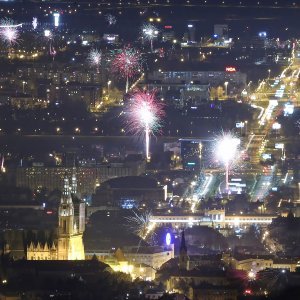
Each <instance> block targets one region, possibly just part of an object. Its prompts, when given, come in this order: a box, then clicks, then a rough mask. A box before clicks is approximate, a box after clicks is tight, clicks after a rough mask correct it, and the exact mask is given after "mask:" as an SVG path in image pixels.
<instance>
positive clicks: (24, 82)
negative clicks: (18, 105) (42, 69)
mask: <svg viewBox="0 0 300 300" xmlns="http://www.w3.org/2000/svg"><path fill="white" fill-rule="evenodd" d="M22 84H23V94H25V84H26V81H23V82H22Z"/></svg>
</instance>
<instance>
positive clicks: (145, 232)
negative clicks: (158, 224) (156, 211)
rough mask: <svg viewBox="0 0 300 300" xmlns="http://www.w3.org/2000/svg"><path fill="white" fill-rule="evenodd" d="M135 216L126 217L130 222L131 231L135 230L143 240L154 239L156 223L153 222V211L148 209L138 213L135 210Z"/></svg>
mask: <svg viewBox="0 0 300 300" xmlns="http://www.w3.org/2000/svg"><path fill="white" fill-rule="evenodd" d="M132 212H133V216H130V217H125V219H126V220H127V222H128V228H129V229H130V231H132V232H134V234H136V235H137V236H139V237H140V238H141V239H142V240H148V241H149V240H150V241H153V240H154V227H155V225H154V223H152V222H151V217H152V213H151V212H150V211H146V212H144V213H141V214H138V213H136V212H135V211H134V210H133V211H132Z"/></svg>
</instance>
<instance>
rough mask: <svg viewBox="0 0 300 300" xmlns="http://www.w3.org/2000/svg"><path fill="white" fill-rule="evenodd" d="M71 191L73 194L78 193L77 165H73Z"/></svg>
mask: <svg viewBox="0 0 300 300" xmlns="http://www.w3.org/2000/svg"><path fill="white" fill-rule="evenodd" d="M71 193H72V194H73V195H76V194H77V178H76V167H75V166H74V167H73V173H72V186H71Z"/></svg>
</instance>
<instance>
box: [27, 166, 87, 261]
mask: <svg viewBox="0 0 300 300" xmlns="http://www.w3.org/2000/svg"><path fill="white" fill-rule="evenodd" d="M71 193H74V194H76V193H77V182H76V175H75V172H74V173H73V176H72V186H71V187H70V185H69V179H68V178H67V177H66V178H64V189H63V194H62V198H61V202H60V205H59V208H58V229H57V239H55V240H54V241H53V242H52V244H49V243H47V242H44V243H43V242H40V241H38V242H37V243H34V242H31V243H30V244H29V245H28V246H27V251H26V256H27V259H28V260H83V259H84V258H85V255H84V245H83V240H82V235H83V231H84V213H85V210H84V205H80V204H79V205H78V209H77V212H75V209H74V207H75V205H74V201H73V199H72V195H71Z"/></svg>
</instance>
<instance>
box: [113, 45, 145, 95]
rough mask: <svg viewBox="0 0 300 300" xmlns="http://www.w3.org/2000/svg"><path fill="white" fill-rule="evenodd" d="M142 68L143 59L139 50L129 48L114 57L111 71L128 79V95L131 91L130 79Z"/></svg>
mask: <svg viewBox="0 0 300 300" xmlns="http://www.w3.org/2000/svg"><path fill="white" fill-rule="evenodd" d="M141 68H142V57H141V54H140V52H139V51H138V50H136V49H134V48H131V47H129V46H126V47H124V48H123V49H121V50H119V51H118V52H117V54H116V55H115V56H114V58H113V60H112V64H111V71H112V72H113V73H114V74H116V75H117V76H120V77H121V78H125V79H126V93H127V92H128V89H129V78H132V77H133V76H134V75H136V74H138V73H139V72H140V70H141Z"/></svg>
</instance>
